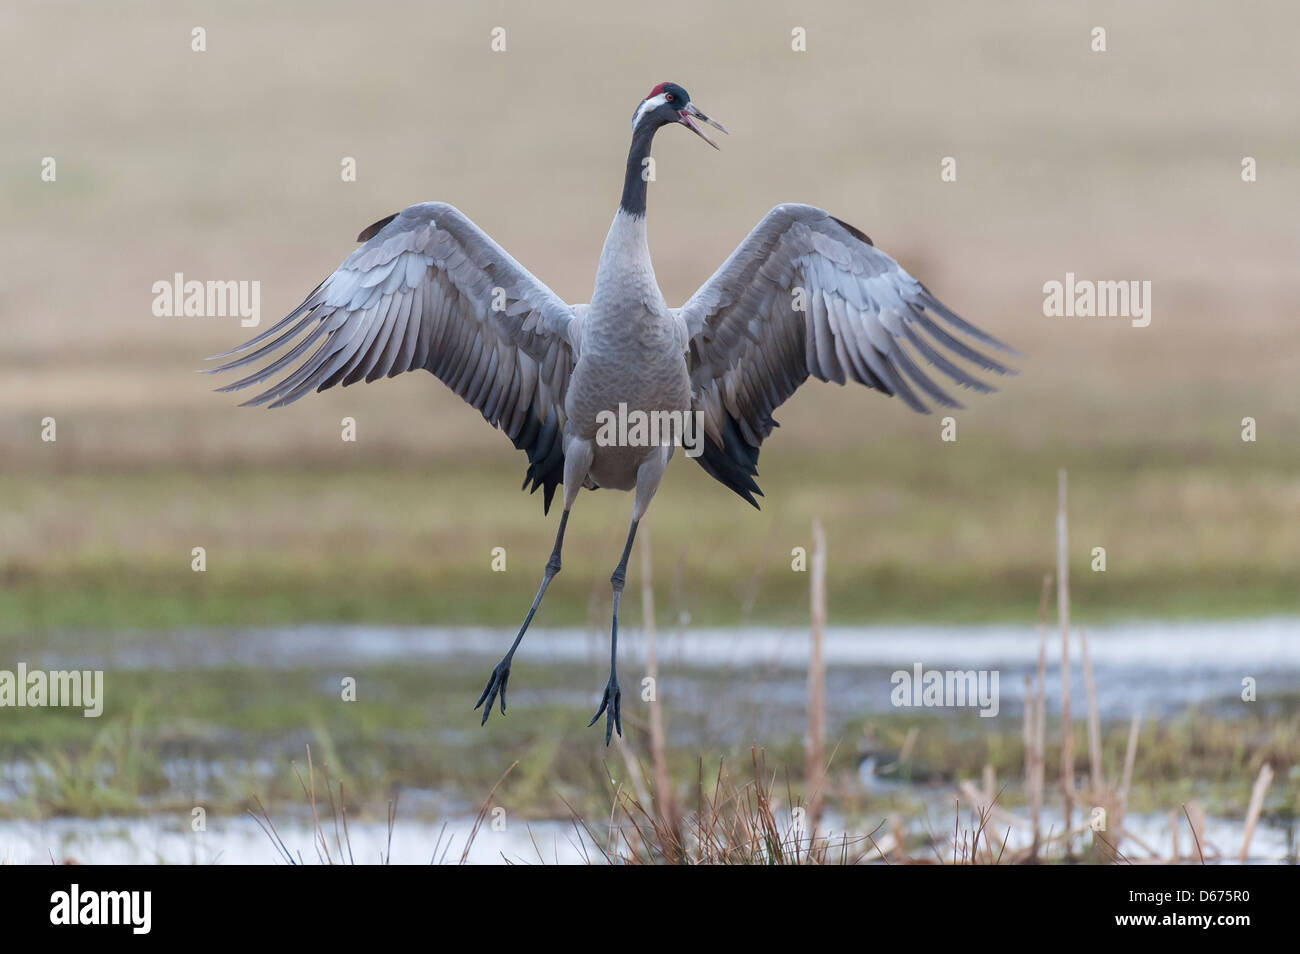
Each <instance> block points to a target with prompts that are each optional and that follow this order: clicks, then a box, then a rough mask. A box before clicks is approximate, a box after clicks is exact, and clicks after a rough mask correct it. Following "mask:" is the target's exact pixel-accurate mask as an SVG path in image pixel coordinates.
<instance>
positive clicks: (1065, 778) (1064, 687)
mask: <svg viewBox="0 0 1300 954" xmlns="http://www.w3.org/2000/svg"><path fill="white" fill-rule="evenodd" d="M1066 493H1067V484H1066V477H1065V468H1064V467H1062V468H1061V469H1060V470H1059V471H1058V472H1057V475H1056V616H1057V620H1058V622H1059V623H1060V626H1061V796H1062V798H1063V799H1064V801H1065V808H1064V819H1065V830H1066V831H1067V832H1068V831H1069V830H1070V827H1071V820H1072V816H1073V814H1074V726H1073V723H1072V721H1071V719H1070V558H1069V548H1070V539H1069V537H1070V534H1069V525H1068V522H1067V520H1066ZM1065 853H1066V855H1067V856H1068V855H1069V854H1070V845H1069V841H1068V839H1067V841H1066V846H1065Z"/></svg>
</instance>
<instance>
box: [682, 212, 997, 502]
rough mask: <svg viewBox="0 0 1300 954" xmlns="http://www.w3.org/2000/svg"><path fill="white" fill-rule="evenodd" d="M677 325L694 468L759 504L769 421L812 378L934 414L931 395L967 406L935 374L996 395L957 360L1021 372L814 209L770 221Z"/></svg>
mask: <svg viewBox="0 0 1300 954" xmlns="http://www.w3.org/2000/svg"><path fill="white" fill-rule="evenodd" d="M678 316H679V317H680V318H681V319H682V320H683V322H684V323H685V325H686V329H687V334H688V336H689V339H690V345H689V354H688V362H689V365H690V371H691V388H692V394H693V398H694V404H695V408H696V409H697V410H701V411H703V412H704V422H705V430H706V433H707V440H706V441H705V450H704V453H703V454H702V455H701V456H699V457H697V458H696V460H697V461H699V463H700V465H701V466H702V467H703V468H704V469H705V470H706V471H707V472H708V473H709V474H710V475H711V476H713V477H714V478H716V479H717V480H719V481H721V482H722V483H723V484H725V485H726V486H728V487H730V488H731V489H732V490H734V491H735V492H736V493H738V494H739V495H740V496H741V497H743V498H745V499H746V500H748V501H749V502H750V503H751V504H753V505H754V506H758V504H757V502H756V501H755V500H754V494H759V495H760V496H761V494H762V492H761V491H760V490H759V488H758V484H757V483H755V481H754V476H755V475H756V474H757V472H758V470H757V466H758V452H759V447H760V445H761V444H762V442H763V439H764V438H765V437H767V435H768V434H770V433H771V431H772V428H774V427H776V426H777V424H776V421H775V420H773V418H772V412H773V411H774V410H775V409H776V408H777V407H779V406H780V405H781V404H782V403H783V402H784V401H785V400H786V399H787V398H789V397H790V395H791V394H793V393H794V391H795V389H796V388H798V387H799V385H800V384H802V383H803V382H804V381H805V380H807V378H808V376H809V375H811V376H813V377H815V378H817V379H818V380H821V381H834V382H836V383H837V384H843V383H844V382H845V381H846V380H853V381H857V382H859V383H861V384H865V385H867V387H870V388H875V389H876V390H878V391H881V392H883V393H885V394H887V395H898V397H899V398H901V399H902V400H903V402H904V403H905V404H907V405H908V407H911V408H912V409H914V410H917V411H921V412H923V413H928V408H927V407H926V405H925V403H924V400H923V399H924V398H928V399H929V400H931V401H934V402H935V403H937V404H941V405H943V406H945V407H960V406H961V405H960V404H958V403H957V402H956V401H955V400H953V398H952V397H951V396H950V395H949V394H948V393H947V392H946V391H945V390H944V389H943V387H941V386H940V385H939V384H938V383H936V381H935V380H934V379H935V378H936V377H938V378H939V379H940V380H943V379H944V378H947V379H948V380H949V381H951V382H953V383H955V384H958V385H961V386H962V387H965V388H970V389H971V390H975V391H981V392H988V391H992V390H993V388H991V387H990V386H989V385H987V384H984V383H983V382H981V381H980V380H978V379H977V378H975V377H974V376H973V375H972V374H971V373H970V372H969V371H967V370H966V369H964V368H963V367H961V366H960V365H959V364H957V363H956V362H955V361H954V358H960V359H963V360H965V361H967V362H970V363H971V364H974V365H976V366H977V367H979V368H982V369H983V370H985V371H991V372H994V373H997V374H1010V373H1014V372H1011V371H1010V369H1008V368H1005V367H1003V366H1002V365H1001V364H999V363H998V362H996V361H994V360H993V359H992V358H990V357H988V356H986V355H984V354H982V353H980V352H979V351H976V350H975V349H974V348H972V347H971V346H970V345H969V344H967V343H966V342H965V341H963V340H962V339H961V338H959V337H957V336H956V335H955V334H954V333H953V332H958V333H960V334H961V335H964V336H965V337H966V338H969V339H972V340H974V341H977V342H982V343H983V344H985V345H989V346H991V347H993V348H996V349H998V350H1000V351H1004V352H1007V353H1008V354H1013V355H1014V354H1015V353H1016V352H1015V351H1014V350H1012V349H1011V348H1009V347H1008V346H1007V345H1005V344H1003V343H1002V342H1000V341H998V340H997V339H996V338H994V337H993V336H991V335H989V334H986V333H985V332H983V331H981V330H979V329H978V328H976V327H975V326H974V325H972V324H970V323H969V322H967V321H965V320H964V319H962V318H961V317H959V316H958V315H957V314H955V313H954V312H953V311H952V310H951V309H949V308H948V307H947V306H945V305H944V304H943V303H942V302H941V301H939V300H938V299H937V298H936V297H935V296H934V295H933V294H931V293H930V291H929V289H927V288H926V287H925V286H924V285H922V284H921V283H920V282H918V281H917V280H916V279H915V278H913V277H912V276H911V275H909V274H908V273H907V272H905V271H904V270H903V269H902V268H901V267H900V266H899V264H898V263H897V262H895V261H894V260H893V259H892V258H890V257H889V256H888V255H886V254H885V253H884V252H882V251H880V250H879V249H877V248H875V247H874V246H873V245H872V244H871V240H870V239H869V238H867V236H866V235H864V234H863V233H862V232H860V231H858V230H857V229H855V228H853V227H852V226H851V225H847V224H846V223H844V222H841V221H840V220H839V219H836V218H834V217H833V216H831V215H828V214H827V213H826V212H823V211H822V210H821V209H817V208H814V207H812V206H809V205H778V206H777V207H776V208H774V209H773V210H772V211H771V212H769V213H768V214H767V215H766V216H764V217H763V220H762V221H761V222H759V223H758V225H757V227H755V229H754V230H753V231H752V232H750V233H749V236H748V237H747V238H746V239H745V241H743V242H742V243H741V244H740V246H739V247H738V248H737V249H736V250H735V251H734V252H732V254H731V256H730V257H729V258H728V259H727V260H726V262H724V263H723V265H722V267H721V268H719V269H718V271H717V272H716V273H715V274H714V275H713V277H712V278H710V279H709V280H708V281H707V282H705V284H704V285H703V286H702V287H701V288H700V290H699V291H697V292H696V293H695V294H694V295H693V296H692V297H691V299H690V300H689V301H688V302H687V303H686V304H685V305H683V306H682V307H681V308H680V309H679V310H678ZM909 351H910V352H911V353H909ZM922 363H924V364H927V365H929V367H930V368H932V369H934V371H936V372H938V373H937V374H934V373H932V372H929V373H928V372H927V370H925V369H923V368H922V367H921V364H922Z"/></svg>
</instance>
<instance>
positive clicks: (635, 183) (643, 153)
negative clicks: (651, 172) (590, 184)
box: [618, 122, 659, 216]
mask: <svg viewBox="0 0 1300 954" xmlns="http://www.w3.org/2000/svg"><path fill="white" fill-rule="evenodd" d="M658 129H659V127H658V126H657V125H655V124H654V123H653V122H643V123H642V124H641V125H640V126H638V127H637V128H636V130H635V131H634V132H633V133H632V146H631V148H630V149H628V151H627V175H626V176H625V177H624V179H623V198H622V200H621V201H620V202H619V204H618V207H619V208H620V209H622V210H623V211H624V212H626V213H627V214H628V215H639V216H644V215H645V188H646V180H645V174H646V170H645V159H646V157H647V156H649V155H650V143H651V142H653V141H654V138H655V133H656V132H657V131H658Z"/></svg>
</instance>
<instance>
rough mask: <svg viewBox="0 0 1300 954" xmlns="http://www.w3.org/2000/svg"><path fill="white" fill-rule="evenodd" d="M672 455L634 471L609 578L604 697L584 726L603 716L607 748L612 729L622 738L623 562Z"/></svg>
mask: <svg viewBox="0 0 1300 954" xmlns="http://www.w3.org/2000/svg"><path fill="white" fill-rule="evenodd" d="M672 456H673V447H672V445H671V444H668V445H665V446H663V447H660V448H659V449H658V452H657V453H653V454H651V455H649V456H648V457H647V458H646V459H645V460H644V461H643V462H642V463H641V466H640V467H638V468H637V473H636V501H635V502H634V503H633V505H632V525H631V526H630V527H628V530H627V543H625V544H624V545H623V557H622V559H620V560H619V561H618V566H617V567H615V569H614V572H613V574H612V575H611V576H610V578H609V582H610V585H611V586H612V587H613V588H614V618H613V622H612V623H611V624H610V629H609V682H607V683H606V684H605V695H604V697H603V698H602V699H601V700H600V708H599V709H597V710H596V714H595V715H594V716H592V717H591V721H590V722H588V723H587V727H588V728H590V727H591V726H593V725H595V724H596V720H597V719H599V718H600V717H601V714H602V713H603V714H604V716H605V744H606V745H609V742H610V739H611V738H612V737H613V734H614V731H615V730H617V731H618V735H619V738H622V737H623V710H622V702H623V694H622V692H620V691H619V688H618V604H619V599H620V597H622V595H623V585H624V584H625V583H626V582H627V561H628V558H629V557H630V556H631V555H632V541H633V540H635V539H636V528H637V524H639V523H640V522H641V518H642V517H644V516H645V512H646V508H648V507H649V506H650V501H651V499H653V497H654V495H655V491H656V490H658V489H659V482H660V481H661V480H663V476H664V471H665V470H666V469H667V467H668V461H669V460H670V459H671V458H672Z"/></svg>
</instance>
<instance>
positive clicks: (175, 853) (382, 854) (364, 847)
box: [0, 796, 1290, 865]
mask: <svg viewBox="0 0 1300 954" xmlns="http://www.w3.org/2000/svg"><path fill="white" fill-rule="evenodd" d="M948 799H949V797H948V796H943V797H942V798H936V802H935V805H934V806H933V809H934V810H933V812H932V813H931V815H930V817H931V819H932V820H933V821H934V822H935V824H936V825H937V826H938V827H939V828H940V829H941V830H942V832H943V833H942V834H940V835H937V837H938V838H940V839H946V838H947V833H948V832H949V831H951V829H952V827H953V825H952V821H951V819H952V811H951V807H950V806H949V807H948V808H946V809H945V808H944V807H943V805H942V804H940V802H946V801H948ZM968 815H969V810H966V809H963V813H962V819H961V823H962V825H963V826H969V824H970V819H969V818H968V817H967V816H968ZM1059 824H1060V823H1059V819H1058V820H1057V821H1056V828H1057V829H1058V830H1059ZM1125 824H1126V827H1127V828H1128V829H1129V830H1130V831H1132V832H1133V834H1134V835H1136V836H1137V838H1138V839H1139V840H1140V841H1141V842H1143V843H1145V844H1147V845H1150V846H1151V847H1153V848H1154V849H1155V850H1157V851H1159V852H1161V853H1162V854H1164V855H1166V856H1168V855H1170V854H1171V853H1172V849H1171V847H1170V845H1171V835H1170V827H1169V826H1170V820H1169V818H1168V817H1167V816H1161V815H1132V816H1129V818H1128V819H1127V820H1126V822H1125ZM831 825H832V832H833V834H832V836H831V839H830V840H831V842H832V843H833V844H838V843H839V841H840V838H841V837H842V836H843V834H844V826H843V825H842V824H836V823H835V822H834V821H832V822H831ZM473 826H474V819H473V818H471V817H466V816H458V817H454V818H450V819H448V820H447V821H446V822H445V823H443V822H433V823H429V822H403V821H400V820H399V821H397V822H396V823H395V824H394V826H393V830H392V835H391V841H390V836H389V831H388V826H387V825H386V824H385V823H380V822H357V821H349V823H348V831H347V836H346V838H345V836H344V835H343V833H342V831H341V830H340V832H339V833H338V835H337V836H336V835H335V831H334V827H333V825H332V823H327V824H325V826H324V830H325V835H326V841H327V843H328V856H329V859H330V861H332V862H333V863H351V862H355V863H356V864H380V863H381V859H384V858H388V859H390V863H392V864H430V863H431V862H435V861H436V862H437V863H455V862H458V861H460V859H461V857H462V853H463V852H464V848H465V843H466V840H467V839H468V836H469V834H470V831H471V830H472V829H473ZM1044 827H1045V829H1048V830H1050V829H1051V828H1052V819H1051V818H1050V817H1049V818H1047V819H1046V820H1045V825H1044ZM1180 827H1181V830H1180V832H1179V850H1180V856H1181V857H1182V858H1183V859H1184V860H1186V861H1188V862H1193V861H1195V860H1196V859H1197V855H1196V848H1195V846H1194V845H1193V843H1192V838H1191V834H1190V832H1189V830H1188V829H1187V827H1186V823H1185V822H1182V823H1181V826H1180ZM275 830H276V833H277V834H278V836H279V838H280V840H281V841H282V842H283V844H284V845H285V846H286V847H287V848H288V850H289V851H290V853H291V854H292V855H293V857H294V858H295V860H298V859H301V860H302V861H303V862H305V863H307V864H322V863H326V862H325V860H324V858H325V856H324V854H322V853H318V850H317V849H318V847H319V845H318V842H317V839H316V837H315V835H314V834H313V830H312V828H311V827H310V825H309V824H307V823H306V822H305V821H290V822H282V821H277V822H276V823H275ZM909 831H910V833H912V834H915V835H920V834H923V833H925V832H926V831H927V829H926V828H925V827H924V824H923V823H922V822H920V821H913V822H912V823H910V825H909ZM1242 831H1243V825H1242V822H1240V821H1236V820H1230V819H1220V818H1207V819H1206V822H1205V831H1204V836H1205V844H1204V845H1203V846H1202V850H1203V851H1204V853H1205V857H1206V860H1207V861H1215V860H1219V859H1227V860H1233V861H1235V860H1236V857H1237V853H1238V851H1239V850H1240V848H1241V841H1242ZM594 834H596V835H597V837H601V838H604V837H607V835H606V833H605V832H603V831H595V832H594ZM848 836H849V840H850V843H851V844H865V843H866V842H865V840H864V839H863V833H862V832H861V831H854V830H850V831H849V832H848ZM989 836H991V837H992V840H993V844H994V845H998V846H1000V845H1001V844H1002V840H1003V839H1004V838H1006V839H1007V851H1009V852H1011V851H1014V850H1015V849H1017V848H1023V847H1026V846H1027V845H1028V842H1029V839H1028V836H1027V834H1026V833H1025V832H1022V831H1019V830H1016V829H1013V830H1011V831H1010V833H1009V834H1008V831H1007V829H1006V827H1005V826H1002V827H998V825H997V824H996V823H990V825H989V828H988V830H987V833H986V837H989ZM876 837H877V838H879V837H880V835H879V834H877V835H876ZM1087 843H1088V841H1087V838H1086V837H1081V838H1080V839H1079V840H1077V841H1076V849H1078V848H1081V847H1082V846H1085V845H1086V844H1087ZM936 849H937V850H938V851H940V852H941V853H943V854H944V856H945V857H946V856H948V855H949V854H950V853H951V845H950V844H939V845H937V846H936ZM996 850H997V849H995V853H996ZM1121 851H1122V852H1124V854H1125V855H1126V856H1129V857H1131V859H1132V860H1134V861H1139V860H1141V859H1143V858H1144V857H1146V855H1145V852H1144V851H1143V850H1142V849H1141V848H1140V847H1138V846H1137V845H1135V844H1134V843H1133V842H1132V841H1131V840H1130V841H1128V842H1123V843H1121ZM1289 851H1290V848H1289V846H1288V841H1287V832H1286V831H1285V830H1284V829H1281V828H1275V827H1270V826H1268V825H1261V826H1260V827H1258V828H1257V829H1256V830H1255V833H1254V836H1253V838H1252V842H1251V860H1252V861H1254V862H1258V863H1281V862H1284V861H1286V860H1287V859H1288V857H1289ZM465 858H466V861H467V862H468V863H471V864H542V863H544V864H584V863H587V862H592V863H603V862H604V856H603V854H602V852H601V851H600V849H599V848H598V847H597V846H596V845H595V844H594V843H593V842H592V841H591V839H590V837H588V836H587V835H585V834H582V833H579V832H578V831H577V830H575V828H574V825H573V824H572V823H570V822H560V821H540V822H538V821H533V822H526V823H525V822H515V821H511V822H507V824H506V825H505V827H504V829H503V830H499V831H498V830H493V829H492V828H491V825H490V821H489V822H488V823H485V824H484V825H483V826H482V827H480V829H479V831H478V833H477V835H476V836H475V838H474V841H473V842H472V844H471V845H470V849H469V852H468V854H467V855H465ZM51 860H53V861H55V862H63V861H76V862H78V863H81V864H218V865H222V864H225V865H234V864H277V863H278V864H287V863H288V862H287V861H286V860H285V858H284V855H283V853H282V852H281V851H279V850H278V849H277V847H276V846H275V845H274V843H273V842H272V840H271V838H270V837H269V836H268V835H267V833H266V831H264V830H263V828H262V827H261V826H260V825H259V824H258V823H257V822H256V821H255V820H254V819H252V818H251V817H248V816H239V817H231V818H214V819H209V821H208V825H207V830H206V831H202V832H193V831H190V830H189V828H188V826H187V825H186V824H185V823H184V822H176V821H175V820H173V819H165V820H163V819H158V818H130V819H113V818H108V819H67V818H63V819H54V820H50V821H43V822H26V821H5V822H0V863H8V864H47V863H49V862H50V861H51Z"/></svg>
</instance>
